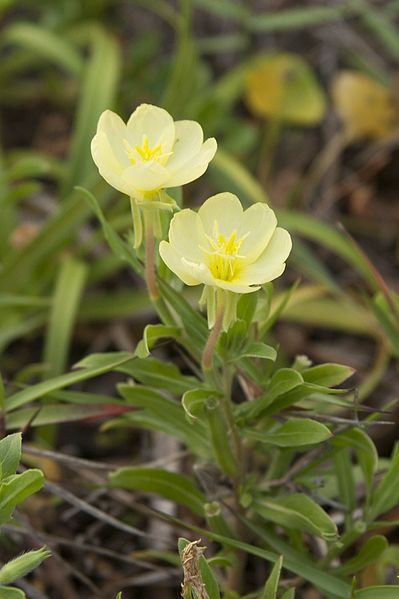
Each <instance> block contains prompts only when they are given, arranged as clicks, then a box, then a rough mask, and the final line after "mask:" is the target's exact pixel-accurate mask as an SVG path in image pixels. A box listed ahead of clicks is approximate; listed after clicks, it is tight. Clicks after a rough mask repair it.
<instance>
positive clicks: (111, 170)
mask: <svg viewBox="0 0 399 599" xmlns="http://www.w3.org/2000/svg"><path fill="white" fill-rule="evenodd" d="M91 154H92V156H93V160H94V162H95V163H96V165H97V168H98V170H99V172H100V175H101V176H102V177H103V178H104V179H105V180H106V181H107V183H109V184H110V185H111V186H112V187H115V189H117V190H118V191H121V192H122V193H126V194H127V195H129V194H130V189H131V186H130V185H129V183H128V182H126V181H124V180H123V179H122V173H123V166H122V165H121V164H120V162H119V161H118V160H117V158H116V156H115V154H114V152H113V148H112V147H111V145H110V143H109V139H108V137H107V135H106V133H105V132H104V131H101V130H100V131H98V133H96V135H95V136H94V137H93V140H92V142H91Z"/></svg>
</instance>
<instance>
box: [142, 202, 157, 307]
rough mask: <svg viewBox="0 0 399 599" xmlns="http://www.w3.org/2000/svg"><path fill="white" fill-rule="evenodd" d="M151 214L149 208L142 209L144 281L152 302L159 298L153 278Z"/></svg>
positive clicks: (153, 240)
mask: <svg viewBox="0 0 399 599" xmlns="http://www.w3.org/2000/svg"><path fill="white" fill-rule="evenodd" d="M152 218H153V215H152V213H151V211H150V210H149V209H145V210H144V226H145V281H146V283H147V289H148V293H149V296H150V298H151V300H152V301H153V302H156V301H157V300H158V298H159V291H158V285H157V281H156V278H155V255H154V247H155V239H154V228H153V220H152Z"/></svg>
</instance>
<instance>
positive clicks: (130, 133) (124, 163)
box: [91, 104, 217, 201]
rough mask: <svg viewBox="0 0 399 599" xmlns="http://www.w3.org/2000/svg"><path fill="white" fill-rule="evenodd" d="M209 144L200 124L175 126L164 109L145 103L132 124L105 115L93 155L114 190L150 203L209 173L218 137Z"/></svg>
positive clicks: (92, 147)
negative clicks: (165, 191) (163, 192)
mask: <svg viewBox="0 0 399 599" xmlns="http://www.w3.org/2000/svg"><path fill="white" fill-rule="evenodd" d="M203 139H204V136H203V131H202V128H201V126H200V125H199V123H197V122H195V121H174V120H173V118H172V117H171V116H170V114H169V113H168V112H167V111H166V110H164V109H163V108H159V107H158V106H152V105H151V104H141V105H140V106H138V108H136V110H135V111H134V112H133V114H132V115H131V117H130V118H129V120H128V122H127V123H126V124H125V123H124V122H123V121H122V119H121V118H120V117H119V116H118V115H117V114H115V113H114V112H112V111H111V110H106V111H105V112H103V114H102V115H101V116H100V119H99V121H98V126H97V133H96V135H95V136H94V138H93V141H92V143H91V152H92V155H93V160H94V162H95V163H96V165H97V167H98V170H99V171H100V174H101V175H102V177H104V179H105V180H106V181H107V182H108V183H109V184H110V185H112V186H113V187H115V189H117V190H119V191H121V192H122V193H125V194H127V195H129V196H131V197H134V198H135V199H136V200H139V201H145V200H146V199H153V198H154V194H156V192H158V191H159V190H161V189H165V188H168V187H178V186H180V185H184V184H185V183H190V181H194V179H197V178H198V177H200V176H201V175H202V174H203V173H204V172H205V171H206V169H207V167H208V164H209V162H210V161H211V160H212V158H213V156H214V155H215V152H216V148H217V144H216V140H215V139H214V138H210V139H207V140H206V141H205V142H204V141H203Z"/></svg>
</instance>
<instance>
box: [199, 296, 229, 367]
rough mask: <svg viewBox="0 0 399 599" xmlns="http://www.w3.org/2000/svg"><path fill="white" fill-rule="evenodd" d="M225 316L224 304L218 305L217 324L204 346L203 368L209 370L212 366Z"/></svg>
mask: <svg viewBox="0 0 399 599" xmlns="http://www.w3.org/2000/svg"><path fill="white" fill-rule="evenodd" d="M223 316H224V305H218V307H217V313H216V320H215V324H214V325H213V329H212V330H211V332H210V335H209V337H208V341H207V342H206V345H205V347H204V351H203V352H202V370H203V371H204V372H207V371H208V370H210V369H211V368H212V358H213V353H214V351H215V348H216V343H217V340H218V339H219V335H220V332H221V330H222V326H223Z"/></svg>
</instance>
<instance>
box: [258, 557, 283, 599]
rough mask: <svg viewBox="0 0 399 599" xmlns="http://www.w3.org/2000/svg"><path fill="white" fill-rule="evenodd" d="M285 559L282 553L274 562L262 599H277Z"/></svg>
mask: <svg viewBox="0 0 399 599" xmlns="http://www.w3.org/2000/svg"><path fill="white" fill-rule="evenodd" d="M283 559H284V557H283V556H282V555H280V557H279V558H278V560H277V561H276V563H275V564H274V566H273V569H272V571H271V573H270V576H269V578H268V579H267V581H266V584H265V588H264V589H263V593H262V595H261V597H260V599H277V590H278V582H279V580H280V574H281V568H282V567H283Z"/></svg>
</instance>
